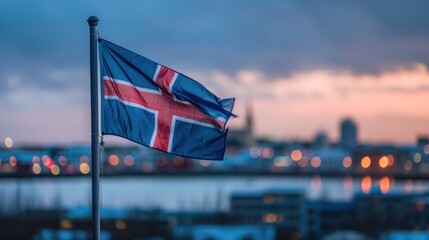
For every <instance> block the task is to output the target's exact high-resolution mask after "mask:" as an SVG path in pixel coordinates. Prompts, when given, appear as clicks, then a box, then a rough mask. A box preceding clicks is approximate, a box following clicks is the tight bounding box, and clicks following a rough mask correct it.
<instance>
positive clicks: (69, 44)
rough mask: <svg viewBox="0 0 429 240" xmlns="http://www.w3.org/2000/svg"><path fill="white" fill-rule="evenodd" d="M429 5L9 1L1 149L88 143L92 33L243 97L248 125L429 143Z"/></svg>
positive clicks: (281, 133) (1, 39) (236, 123)
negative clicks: (427, 138) (345, 122)
mask: <svg viewBox="0 0 429 240" xmlns="http://www.w3.org/2000/svg"><path fill="white" fill-rule="evenodd" d="M427 9H429V2H428V1H424V0H411V1H395V0H393V1H392V0H380V1H369V0H363V1H347V0H346V1H344V0H337V1H334V0H333V1H316V0H314V1H308V0H300V1H284V0H273V1H257V0H237V1H229V0H218V1H205V2H202V1H195V0H192V1H191V0H184V1H166V0H157V1H144V0H130V1H126V2H123V1H111V0H107V1H88V0H75V1H53V0H46V1H26V0H17V1H1V2H0V34H1V35H0V113H2V118H0V142H1V141H2V139H5V138H6V137H12V138H13V140H14V143H15V144H16V145H19V144H41V145H43V144H75V143H89V142H90V95H89V28H88V24H87V22H86V19H87V18H88V17H89V16H91V15H95V16H97V17H98V18H99V19H100V22H99V33H100V36H101V37H102V38H105V39H107V40H109V41H112V42H114V43H116V44H118V45H121V46H123V47H125V48H128V49H130V50H132V51H134V52H137V53H139V54H141V55H143V56H145V57H147V58H150V59H152V60H154V61H157V62H159V63H161V64H163V65H166V66H169V67H171V68H173V69H175V70H177V71H179V72H182V73H184V74H185V75H187V76H190V77H192V78H194V79H196V80H197V81H199V82H201V83H202V84H203V85H205V86H206V87H207V88H209V89H210V90H211V91H212V92H214V93H216V94H217V95H218V96H219V97H222V98H226V97H235V98H236V107H235V112H236V113H237V114H238V115H239V117H238V118H236V119H233V120H231V121H230V123H229V126H230V128H231V129H232V128H239V127H242V125H243V123H244V119H245V106H246V104H250V105H251V106H252V109H253V115H254V121H255V132H256V134H257V135H258V136H261V137H262V136H263V137H271V138H274V139H286V140H287V139H301V140H311V139H313V138H314V136H315V135H316V133H317V132H321V131H323V132H326V133H327V135H328V137H329V139H330V140H331V141H333V142H335V141H337V140H338V137H339V131H338V129H339V124H340V121H341V120H342V119H344V118H352V119H353V120H354V121H355V122H356V124H357V125H358V138H359V141H360V142H367V143H395V144H414V143H415V141H416V138H417V136H420V135H429V111H428V110H427V107H426V106H428V105H429V69H428V66H429V45H428V43H429V14H427Z"/></svg>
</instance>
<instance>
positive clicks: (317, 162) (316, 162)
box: [310, 156, 322, 168]
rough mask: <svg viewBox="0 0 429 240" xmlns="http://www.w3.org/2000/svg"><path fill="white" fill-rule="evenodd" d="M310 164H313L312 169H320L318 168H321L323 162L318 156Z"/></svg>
mask: <svg viewBox="0 0 429 240" xmlns="http://www.w3.org/2000/svg"><path fill="white" fill-rule="evenodd" d="M310 164H311V166H312V167H314V168H318V167H320V164H322V160H321V159H320V157H317V156H316V157H313V158H312V159H311V162H310Z"/></svg>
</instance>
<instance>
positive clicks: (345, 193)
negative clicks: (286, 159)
mask: <svg viewBox="0 0 429 240" xmlns="http://www.w3.org/2000/svg"><path fill="white" fill-rule="evenodd" d="M428 185H429V184H428V182H425V181H417V180H416V181H413V180H397V181H396V180H394V179H391V178H387V177H386V178H382V179H370V178H369V177H367V178H363V179H362V178H356V179H352V178H351V177H345V178H324V177H320V176H318V175H315V176H312V177H272V178H271V177H109V178H102V181H101V202H102V207H103V208H134V207H138V208H146V209H150V208H162V209H164V210H173V211H174V210H180V211H193V210H215V209H222V210H227V209H228V208H229V198H230V195H231V193H234V192H237V191H240V192H242V191H268V190H288V189H294V190H296V189H301V190H302V191H303V192H304V193H305V194H306V196H307V198H308V199H326V200H332V201H347V200H350V199H351V198H352V197H353V195H354V194H356V193H364V194H365V193H368V192H370V191H371V190H374V189H378V190H379V191H381V192H383V193H384V194H389V193H392V192H395V193H404V194H406V193H413V192H423V191H426V190H428V189H429V188H428ZM90 202H91V179H90V178H89V177H88V178H58V179H56V178H44V179H42V178H41V179H19V180H17V179H1V180H0V207H2V208H3V210H5V209H8V208H10V207H12V206H14V204H15V205H18V203H19V204H21V205H26V204H30V205H31V206H37V207H43V208H55V207H58V206H60V207H65V208H70V207H89V206H90Z"/></svg>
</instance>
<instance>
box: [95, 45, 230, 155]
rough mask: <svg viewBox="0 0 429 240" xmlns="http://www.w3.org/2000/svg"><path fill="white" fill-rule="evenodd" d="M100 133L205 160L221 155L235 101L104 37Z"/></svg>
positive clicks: (101, 55)
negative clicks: (218, 94) (222, 96)
mask: <svg viewBox="0 0 429 240" xmlns="http://www.w3.org/2000/svg"><path fill="white" fill-rule="evenodd" d="M99 54H100V73H101V79H100V80H101V86H104V87H102V88H101V89H102V90H101V92H102V96H104V97H102V100H101V106H102V107H101V131H102V134H103V135H106V134H107V135H116V136H120V137H123V138H126V139H129V140H131V141H133V142H136V143H139V144H142V145H144V146H147V147H151V148H155V149H158V150H161V151H164V152H168V153H172V154H176V155H180V156H184V157H189V158H195V159H208V160H221V159H223V156H224V153H225V145H226V136H227V132H228V129H226V123H227V121H228V119H229V118H230V117H231V116H235V115H234V114H233V113H232V109H233V106H234V99H233V98H229V99H223V100H222V99H220V98H218V97H216V96H215V95H214V94H213V93H211V92H210V91H209V90H207V89H206V88H205V87H204V86H203V85H201V84H200V83H198V82H196V81H195V80H193V79H191V78H189V77H187V76H185V75H183V74H180V73H178V72H176V71H174V70H172V69H170V68H167V67H165V66H163V65H160V64H158V63H156V62H154V61H151V60H149V59H147V58H145V57H142V56H140V55H138V54H136V53H134V52H131V51H129V50H127V49H125V48H122V47H120V46H118V45H115V44H113V43H111V42H109V41H106V40H104V39H100V40H99Z"/></svg>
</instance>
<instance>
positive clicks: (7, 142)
mask: <svg viewBox="0 0 429 240" xmlns="http://www.w3.org/2000/svg"><path fill="white" fill-rule="evenodd" d="M4 145H5V146H6V147H7V148H11V147H12V146H13V139H12V138H11V137H6V138H5V139H4Z"/></svg>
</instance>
